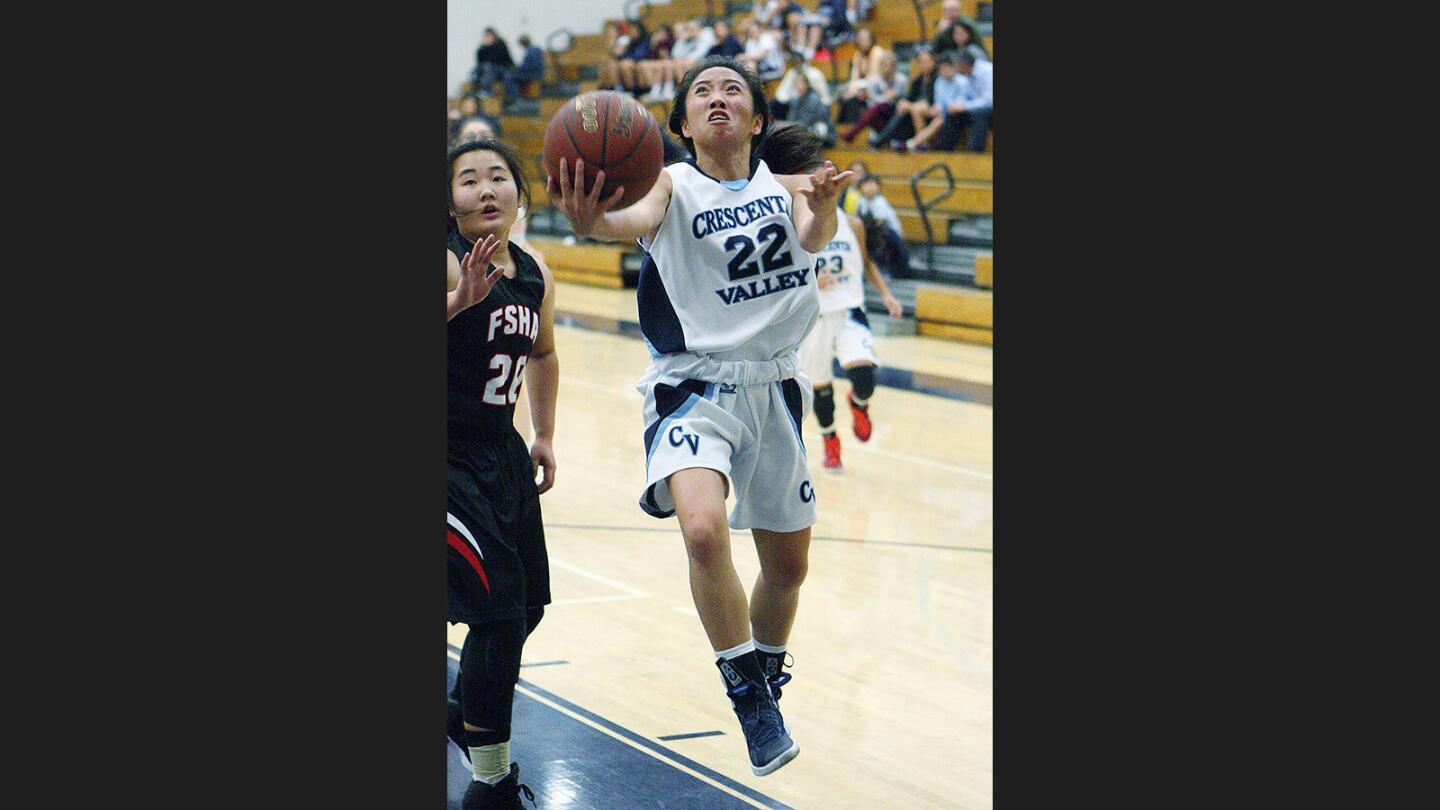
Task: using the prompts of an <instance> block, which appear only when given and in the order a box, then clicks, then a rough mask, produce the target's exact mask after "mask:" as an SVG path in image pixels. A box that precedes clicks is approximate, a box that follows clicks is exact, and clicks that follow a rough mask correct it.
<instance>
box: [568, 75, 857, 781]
mask: <svg viewBox="0 0 1440 810" xmlns="http://www.w3.org/2000/svg"><path fill="white" fill-rule="evenodd" d="M768 115H769V106H768V105H767V103H766V100H765V91H764V88H763V86H762V85H761V84H760V81H759V79H758V78H757V77H756V76H755V74H754V73H751V72H749V71H748V70H746V69H745V68H744V67H743V66H741V65H740V63H738V62H736V61H734V60H733V59H729V58H726V57H707V58H706V59H703V60H701V61H700V62H698V63H696V64H695V65H694V66H693V67H692V68H691V69H690V70H688V71H686V73H685V76H684V77H683V78H682V79H681V81H680V84H679V86H678V87H677V88H676V94H675V100H674V105H673V107H672V109H671V114H670V119H669V128H670V131H671V132H673V133H674V134H676V135H677V136H679V137H680V139H681V141H682V142H683V143H684V145H685V148H686V149H687V150H688V151H689V152H690V154H691V155H692V156H693V158H692V160H690V161H686V162H684V163H676V164H672V165H670V166H667V167H666V168H665V169H664V170H663V171H662V172H661V174H660V177H659V178H658V179H657V180H656V182H655V186H654V187H653V188H652V189H651V190H650V192H649V193H648V194H646V195H645V197H644V198H642V199H641V200H639V201H638V202H636V203H635V204H633V205H631V206H629V207H627V208H625V209H623V210H620V211H609V210H608V209H609V208H610V207H611V206H613V205H614V203H615V201H616V200H618V199H619V198H620V195H621V194H622V192H623V189H616V190H615V193H614V194H612V195H611V196H610V197H609V198H608V199H606V200H603V201H602V200H600V199H599V189H600V186H601V184H603V182H604V173H603V172H600V173H598V174H597V177H596V182H595V184H594V185H592V186H591V188H590V190H589V192H588V193H587V192H586V191H585V186H584V179H583V174H582V172H581V167H580V166H579V165H577V166H575V167H573V169H574V173H575V174H574V181H573V183H572V181H571V178H570V175H569V171H570V169H569V168H567V166H566V165H565V163H564V162H563V161H562V164H561V167H560V177H559V180H558V181H551V182H549V184H548V188H549V190H550V194H551V196H552V198H554V199H555V201H556V204H557V205H558V206H559V207H560V208H561V210H563V211H564V212H565V215H566V217H567V218H568V219H569V220H570V224H571V226H572V227H573V228H574V229H575V233H576V235H577V236H591V237H595V238H598V239H605V240H610V241H618V240H623V239H639V241H640V245H641V247H642V248H644V249H645V251H646V254H647V256H646V260H645V263H644V266H643V268H642V270H641V273H640V286H639V289H638V290H637V291H636V292H637V296H638V298H639V303H640V324H641V328H642V331H643V332H644V335H645V339H646V342H647V344H649V347H650V352H651V355H652V357H653V363H652V365H651V367H650V369H649V370H648V371H647V372H646V373H645V376H644V377H643V378H642V379H641V380H640V383H639V385H638V386H637V387H639V388H640V390H641V391H642V392H643V393H644V394H645V422H646V430H645V450H646V456H647V458H646V481H645V489H644V492H643V494H642V495H641V499H640V502H641V506H642V508H643V509H644V510H645V511H646V512H648V513H649V514H651V515H654V516H656V517H669V516H670V515H677V516H678V517H679V520H680V530H681V533H682V534H683V535H684V538H685V548H686V552H687V553H688V555H689V560H690V590H691V593H692V594H693V596H694V598H695V607H696V610H697V612H698V613H699V614H700V622H701V624H703V625H704V627H705V633H706V635H707V636H708V637H709V640H710V644H711V647H712V648H713V649H714V651H715V659H716V666H717V667H718V668H719V669H720V673H721V676H722V677H723V678H724V682H725V686H726V689H727V692H726V694H727V695H728V696H729V697H730V699H731V704H732V706H733V708H734V709H735V713H736V715H737V716H738V717H739V719H740V726H741V729H742V730H743V731H744V733H745V740H746V745H747V747H748V748H749V749H750V767H751V770H752V771H753V772H754V773H755V774H757V775H760V776H764V775H766V774H768V773H771V772H772V771H774V770H775V769H777V768H779V767H781V766H782V765H784V764H785V763H787V762H789V761H790V760H791V759H793V758H794V757H795V756H796V755H797V754H798V753H799V751H800V748H799V745H798V744H796V743H795V742H794V740H793V738H791V736H790V734H789V732H788V729H787V727H786V725H785V722H784V719H783V718H782V717H781V715H780V710H779V706H778V705H777V703H776V699H777V698H778V697H779V686H780V685H782V684H784V683H786V682H787V681H788V680H789V678H790V675H789V673H785V672H781V664H782V662H783V659H784V658H785V654H786V642H787V641H788V639H789V636H790V628H791V625H792V624H793V623H794V620H795V610H796V606H797V605H798V600H799V591H800V584H801V582H803V581H804V579H805V573H806V566H807V559H808V554H809V548H810V526H811V525H812V524H813V523H814V522H815V492H814V489H813V488H812V486H811V483H810V476H809V468H808V464H807V463H806V460H805V449H804V446H803V444H802V442H801V438H800V422H801V420H802V419H803V418H804V413H805V410H806V408H807V407H809V403H808V402H807V401H806V399H807V398H808V397H809V396H810V395H811V387H810V381H809V380H808V379H807V378H806V377H805V375H804V372H803V371H802V370H801V369H800V364H799V357H798V351H797V350H798V348H799V346H800V343H801V342H802V340H803V339H804V337H805V335H806V333H808V332H809V331H810V329H811V328H812V327H813V326H814V323H815V321H816V319H817V318H818V315H819V299H818V297H817V296H816V294H815V285H814V280H813V276H812V273H813V261H812V257H811V254H812V252H814V251H816V250H819V249H821V248H823V247H825V246H826V245H827V244H829V242H830V240H831V238H832V237H833V236H834V235H835V227H836V225H835V223H836V200H837V199H838V198H839V195H840V190H841V189H842V188H843V186H844V183H845V180H846V179H847V178H848V177H849V174H848V173H844V174H839V173H837V172H836V170H835V167H834V165H833V164H830V163H826V164H825V165H824V166H823V167H822V168H821V169H819V170H818V171H816V172H815V173H814V174H813V175H808V176H807V175H773V174H771V173H770V170H769V169H768V168H767V167H766V166H765V164H764V163H760V162H759V161H757V160H752V155H753V154H754V145H755V143H756V142H757V141H759V140H760V139H761V138H762V137H763V135H764V132H765V130H766V128H767V125H768V124H769V121H768ZM577 163H578V161H577ZM557 183H558V186H559V187H558V188H556V187H555V186H556V185H557ZM731 486H733V487H734V490H735V509H734V511H733V512H732V513H731V514H730V518H729V525H728V526H727V523H726V515H725V497H726V494H727V492H728V489H729V488H730V487H731ZM730 528H736V529H743V528H749V529H751V530H752V532H753V534H754V538H755V548H756V551H757V552H758V555H759V558H760V576H759V578H758V579H757V580H756V582H755V588H754V590H753V591H752V592H751V594H750V598H749V600H748V601H747V599H746V596H745V590H744V587H743V586H742V585H741V583H740V578H739V576H738V575H737V574H736V573H735V567H734V563H733V562H732V560H731V551H730V531H729V530H730Z"/></svg>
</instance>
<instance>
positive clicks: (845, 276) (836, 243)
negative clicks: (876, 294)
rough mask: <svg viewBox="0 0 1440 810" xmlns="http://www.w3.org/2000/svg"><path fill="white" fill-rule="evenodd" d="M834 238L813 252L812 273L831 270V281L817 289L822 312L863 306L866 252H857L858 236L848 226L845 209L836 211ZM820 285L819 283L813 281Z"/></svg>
mask: <svg viewBox="0 0 1440 810" xmlns="http://www.w3.org/2000/svg"><path fill="white" fill-rule="evenodd" d="M838 219H839V220H840V221H839V223H838V224H837V225H836V227H835V238H833V239H831V240H830V244H828V245H826V246H825V249H824V250H821V251H818V252H817V253H816V254H815V275H816V276H819V275H820V274H821V273H823V272H829V273H830V280H831V281H833V282H834V283H833V284H831V285H830V286H829V287H828V288H826V289H821V290H820V291H819V292H820V311H821V312H840V311H842V310H847V309H854V308H855V307H863V306H865V282H864V275H865V256H864V254H862V253H861V252H860V240H859V239H856V238H855V229H854V228H851V227H850V217H848V216H846V215H845V212H844V211H840V212H839V214H838ZM816 288H817V289H818V288H819V285H818V284H817V285H816Z"/></svg>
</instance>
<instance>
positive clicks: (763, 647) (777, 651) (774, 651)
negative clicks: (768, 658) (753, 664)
mask: <svg viewBox="0 0 1440 810" xmlns="http://www.w3.org/2000/svg"><path fill="white" fill-rule="evenodd" d="M786 643H787V644H788V643H789V642H786ZM755 649H757V650H759V651H760V652H763V653H770V654H771V655H784V654H785V644H781V645H780V646H779V647H771V646H770V645H769V644H761V643H760V642H758V641H757V642H755Z"/></svg>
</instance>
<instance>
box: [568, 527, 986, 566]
mask: <svg viewBox="0 0 1440 810" xmlns="http://www.w3.org/2000/svg"><path fill="white" fill-rule="evenodd" d="M545 528H547V529H596V530H598V531H607V532H646V533H649V534H654V533H656V532H674V533H678V532H679V531H680V529H679V528H678V527H677V528H673V529H671V528H667V527H661V526H602V525H600V524H598V523H548V522H547V523H546V524H545ZM730 531H731V533H732V534H742V533H743V534H749V531H750V530H749V529H731V530H730ZM810 539H811V540H812V541H816V540H818V541H821V542H825V543H858V544H860V545H867V546H900V547H902V548H931V549H936V550H938V551H969V552H972V553H975V554H994V553H995V549H993V548H975V547H973V546H942V545H939V544H937V543H906V542H904V541H902V540H866V539H864V538H863V537H830V536H828V535H821V534H812V535H811V536H810ZM550 564H551V565H554V564H555V561H554V560H551V562H550Z"/></svg>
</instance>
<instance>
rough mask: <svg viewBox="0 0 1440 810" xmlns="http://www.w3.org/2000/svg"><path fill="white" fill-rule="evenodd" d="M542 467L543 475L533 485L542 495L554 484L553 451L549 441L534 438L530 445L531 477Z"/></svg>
mask: <svg viewBox="0 0 1440 810" xmlns="http://www.w3.org/2000/svg"><path fill="white" fill-rule="evenodd" d="M542 468H543V469H544V470H545V477H544V478H543V479H541V481H540V483H539V484H536V485H535V489H536V490H538V491H539V492H540V494H541V495H544V494H545V493H546V492H549V491H550V488H551V487H553V486H555V451H554V450H552V449H550V443H549V442H547V441H542V440H540V439H536V440H535V442H534V443H533V444H531V445H530V475H531V476H532V477H533V476H534V475H535V473H537V472H539V471H540V470H541V469H542Z"/></svg>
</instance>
